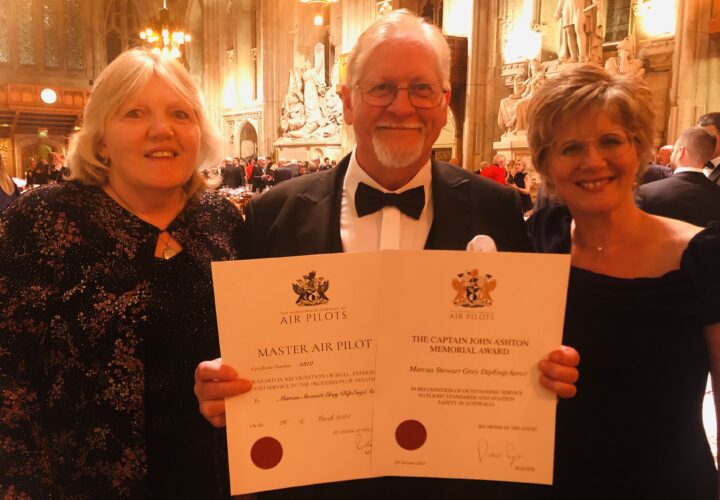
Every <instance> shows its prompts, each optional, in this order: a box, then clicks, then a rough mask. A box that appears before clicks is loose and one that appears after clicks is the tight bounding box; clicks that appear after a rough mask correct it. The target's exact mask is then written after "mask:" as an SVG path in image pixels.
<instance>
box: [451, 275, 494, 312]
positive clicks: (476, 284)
mask: <svg viewBox="0 0 720 500" xmlns="http://www.w3.org/2000/svg"><path fill="white" fill-rule="evenodd" d="M496 284H497V283H496V281H495V278H493V277H492V276H491V275H490V274H482V275H481V274H480V272H479V271H478V270H477V269H473V270H471V271H465V272H464V273H460V274H458V275H457V276H456V277H454V278H453V280H452V287H453V289H454V290H455V292H456V293H455V298H454V299H453V304H454V305H456V306H461V307H487V306H491V305H492V303H493V300H492V297H491V296H490V292H492V291H493V290H495V285H496Z"/></svg>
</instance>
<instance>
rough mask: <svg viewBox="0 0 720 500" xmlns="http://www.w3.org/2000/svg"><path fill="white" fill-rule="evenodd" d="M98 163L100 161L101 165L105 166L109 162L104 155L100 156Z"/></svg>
mask: <svg viewBox="0 0 720 500" xmlns="http://www.w3.org/2000/svg"><path fill="white" fill-rule="evenodd" d="M100 163H102V164H103V165H105V166H107V165H108V163H110V159H109V158H106V157H104V156H100Z"/></svg>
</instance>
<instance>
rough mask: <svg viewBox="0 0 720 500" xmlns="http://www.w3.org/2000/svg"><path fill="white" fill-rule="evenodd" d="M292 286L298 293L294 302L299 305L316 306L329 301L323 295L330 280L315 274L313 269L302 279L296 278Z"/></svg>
mask: <svg viewBox="0 0 720 500" xmlns="http://www.w3.org/2000/svg"><path fill="white" fill-rule="evenodd" d="M292 287H293V291H294V292H295V293H296V294H297V295H298V298H297V300H296V301H295V303H296V304H297V305H299V306H317V305H320V304H327V303H328V302H329V301H330V299H329V298H328V297H327V295H325V292H327V290H328V288H329V287H330V282H329V281H328V280H326V279H325V278H323V277H322V276H316V274H315V271H310V272H309V273H308V274H306V275H304V276H303V277H302V279H299V280H296V281H295V283H293V285H292Z"/></svg>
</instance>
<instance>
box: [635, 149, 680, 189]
mask: <svg viewBox="0 0 720 500" xmlns="http://www.w3.org/2000/svg"><path fill="white" fill-rule="evenodd" d="M672 151H673V147H672V146H663V147H661V148H660V149H659V150H658V153H657V156H656V158H655V161H656V163H651V164H650V165H648V166H647V169H645V172H644V173H643V175H642V177H641V178H640V182H639V184H640V185H642V184H647V183H649V182H655V181H659V180H660V179H667V178H668V177H670V176H671V175H672V174H673V170H672V166H671V164H670V155H672Z"/></svg>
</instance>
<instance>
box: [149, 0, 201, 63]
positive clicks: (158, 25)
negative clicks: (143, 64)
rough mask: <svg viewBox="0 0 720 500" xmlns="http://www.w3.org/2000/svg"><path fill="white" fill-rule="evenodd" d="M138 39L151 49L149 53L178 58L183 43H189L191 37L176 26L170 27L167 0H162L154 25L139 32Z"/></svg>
mask: <svg viewBox="0 0 720 500" xmlns="http://www.w3.org/2000/svg"><path fill="white" fill-rule="evenodd" d="M140 38H141V39H142V40H145V43H147V44H148V46H149V47H151V49H150V52H153V53H154V54H162V55H163V56H165V57H180V56H181V55H182V52H181V50H182V47H183V45H185V42H190V40H191V37H190V35H189V34H188V33H185V30H184V29H182V28H180V27H178V26H171V25H170V10H169V9H168V8H167V0H163V6H162V7H161V8H160V11H159V13H158V17H157V19H156V20H155V22H154V23H151V25H150V26H148V27H147V28H145V30H144V31H141V32H140Z"/></svg>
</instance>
